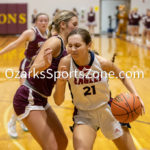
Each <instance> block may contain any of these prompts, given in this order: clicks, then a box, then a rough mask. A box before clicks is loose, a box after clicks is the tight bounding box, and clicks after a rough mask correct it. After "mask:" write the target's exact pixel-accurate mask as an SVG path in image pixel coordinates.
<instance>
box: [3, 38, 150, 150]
mask: <svg viewBox="0 0 150 150" xmlns="http://www.w3.org/2000/svg"><path fill="white" fill-rule="evenodd" d="M15 39H16V37H13V36H3V37H0V50H1V49H2V48H3V47H5V46H6V45H8V44H9V43H10V42H12V41H13V40H15ZM24 48H25V46H24V44H22V45H20V46H19V47H18V48H17V49H15V50H14V51H11V52H9V53H7V54H5V55H3V56H0V150H40V147H39V145H38V144H37V143H36V141H35V140H34V139H33V138H32V136H31V135H30V133H29V132H24V131H22V129H21V128H20V125H19V123H17V132H18V134H19V138H18V139H12V138H10V137H9V136H8V134H7V123H8V120H9V119H10V117H11V114H12V112H13V108H12V99H13V95H14V94H15V92H16V90H17V88H18V86H19V82H18V80H17V79H6V77H5V70H6V69H7V68H12V69H14V70H18V67H19V63H20V61H21V59H22V58H23V53H24ZM93 49H95V50H97V51H98V52H99V53H100V55H102V56H104V57H106V58H107V59H109V60H111V58H112V56H113V54H114V53H116V54H117V56H116V60H115V64H116V65H118V66H119V67H120V68H121V69H122V70H124V71H143V72H144V78H142V75H141V77H140V79H138V78H136V79H133V82H134V84H135V87H136V89H137V91H138V92H139V94H140V96H141V98H142V99H143V101H144V103H145V108H146V114H145V115H144V116H142V117H139V118H138V120H137V121H134V122H133V123H131V126H132V128H131V130H130V131H131V134H132V136H133V139H134V142H135V144H136V147H137V149H139V150H150V101H149V99H150V98H149V97H150V86H149V84H150V50H148V49H143V48H142V47H139V46H136V45H134V44H131V43H128V42H126V41H123V40H120V39H111V38H107V37H101V38H98V37H96V38H94V39H93ZM129 75H130V74H129ZM109 84H110V89H111V91H112V96H116V95H117V94H119V93H121V92H125V91H127V90H126V89H125V88H124V87H123V85H122V83H121V82H120V81H119V80H117V79H111V80H110V81H109ZM49 103H50V104H51V105H52V107H53V108H54V110H55V111H56V113H57V115H58V117H59V118H60V120H61V122H62V124H63V127H64V129H65V131H66V134H67V136H68V139H69V144H68V148H67V150H73V146H72V132H71V131H70V129H69V126H70V125H72V113H73V105H72V103H71V97H70V93H69V90H68V88H67V91H66V98H65V102H64V103H63V105H61V106H60V107H57V106H56V105H55V104H54V101H53V99H52V97H50V98H49ZM100 149H104V150H116V147H115V146H114V144H113V143H112V142H111V141H109V140H107V139H106V138H105V137H104V136H103V135H102V133H101V132H100V131H98V133H97V138H96V141H95V144H94V149H93V150H100Z"/></svg>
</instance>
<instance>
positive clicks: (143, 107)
mask: <svg viewBox="0 0 150 150" xmlns="http://www.w3.org/2000/svg"><path fill="white" fill-rule="evenodd" d="M137 97H138V99H139V100H140V102H141V106H142V112H141V115H143V114H145V106H144V103H143V101H142V99H141V98H140V96H137Z"/></svg>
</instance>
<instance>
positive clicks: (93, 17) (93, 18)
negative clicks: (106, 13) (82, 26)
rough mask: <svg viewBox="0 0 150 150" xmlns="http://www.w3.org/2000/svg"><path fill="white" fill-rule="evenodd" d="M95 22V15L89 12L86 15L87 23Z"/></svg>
mask: <svg viewBox="0 0 150 150" xmlns="http://www.w3.org/2000/svg"><path fill="white" fill-rule="evenodd" d="M94 21H95V13H94V12H89V13H88V22H94Z"/></svg>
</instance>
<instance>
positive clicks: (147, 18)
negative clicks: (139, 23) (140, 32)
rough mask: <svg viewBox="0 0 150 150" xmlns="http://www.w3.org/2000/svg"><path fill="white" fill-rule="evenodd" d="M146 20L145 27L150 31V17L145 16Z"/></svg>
mask: <svg viewBox="0 0 150 150" xmlns="http://www.w3.org/2000/svg"><path fill="white" fill-rule="evenodd" d="M143 20H144V26H145V27H146V28H147V29H150V16H145V17H144V18H143Z"/></svg>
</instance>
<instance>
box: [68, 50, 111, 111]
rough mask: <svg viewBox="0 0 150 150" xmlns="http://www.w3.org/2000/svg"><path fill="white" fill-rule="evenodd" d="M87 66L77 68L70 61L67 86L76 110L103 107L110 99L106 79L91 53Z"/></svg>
mask: <svg viewBox="0 0 150 150" xmlns="http://www.w3.org/2000/svg"><path fill="white" fill-rule="evenodd" d="M90 54H91V61H90V63H89V65H88V66H84V67H81V66H78V65H77V64H76V63H75V62H74V61H73V59H72V58H71V61H70V79H69V86H70V90H71V94H72V97H73V103H74V105H75V106H76V108H77V109H80V110H93V109H96V108H99V107H102V106H104V105H105V104H107V103H108V101H109V99H110V90H109V87H108V79H107V77H105V76H104V75H103V76H102V75H101V73H102V72H103V70H102V69H101V65H100V63H99V61H98V60H97V58H96V57H95V55H94V53H93V52H90Z"/></svg>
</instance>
